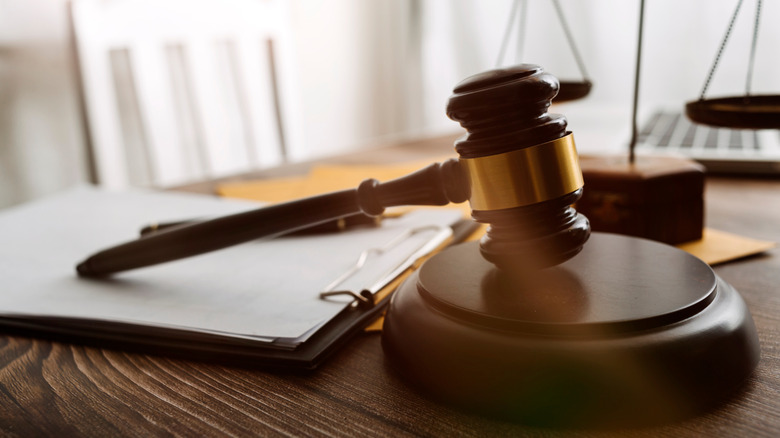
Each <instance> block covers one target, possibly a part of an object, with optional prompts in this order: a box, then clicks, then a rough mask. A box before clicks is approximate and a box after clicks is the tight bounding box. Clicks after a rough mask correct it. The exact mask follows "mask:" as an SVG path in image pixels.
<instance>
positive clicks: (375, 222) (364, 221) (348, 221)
mask: <svg viewBox="0 0 780 438" xmlns="http://www.w3.org/2000/svg"><path fill="white" fill-rule="evenodd" d="M382 218H383V216H369V215H367V214H362V213H358V214H353V215H349V216H345V217H341V218H338V219H334V220H332V221H328V222H324V223H321V224H317V225H314V226H311V227H307V228H303V229H300V230H297V231H294V232H292V233H288V234H286V236H301V235H308V234H320V233H337V232H340V231H345V230H348V229H351V228H354V227H377V226H379V225H381V223H382ZM205 220H207V219H189V220H182V221H175V222H159V223H158V222H155V223H151V224H149V225H145V226H144V227H143V228H141V231H140V233H139V234H140V235H141V237H144V236H149V235H152V234H154V233H157V232H160V231H165V230H172V229H174V228H179V227H183V226H186V225H192V224H196V223H199V222H203V221H205Z"/></svg>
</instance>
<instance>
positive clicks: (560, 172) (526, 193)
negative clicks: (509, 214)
mask: <svg viewBox="0 0 780 438" xmlns="http://www.w3.org/2000/svg"><path fill="white" fill-rule="evenodd" d="M459 161H460V163H461V166H463V168H464V169H465V170H466V174H467V175H468V179H469V186H470V187H471V197H470V198H469V203H470V204H471V209H472V210H500V209H504V208H512V207H521V206H525V205H530V204H536V203H538V202H542V201H547V200H549V199H554V198H557V197H560V196H563V195H566V194H569V193H571V192H573V191H575V190H577V189H579V188H580V187H582V186H583V184H584V182H583V179H582V171H581V170H580V162H579V158H578V157H577V149H576V148H575V146H574V137H573V136H572V134H571V133H569V134H567V135H565V136H563V137H561V138H559V139H556V140H553V141H550V142H547V143H542V144H539V145H536V146H531V147H528V148H524V149H518V150H514V151H511V152H505V153H503V154H497V155H489V156H486V157H478V158H461V159H460V160H459Z"/></svg>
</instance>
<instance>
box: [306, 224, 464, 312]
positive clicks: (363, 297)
mask: <svg viewBox="0 0 780 438" xmlns="http://www.w3.org/2000/svg"><path fill="white" fill-rule="evenodd" d="M430 230H435V231H449V232H450V234H451V233H452V231H451V229H450V228H449V227H442V226H438V225H427V226H422V227H417V228H412V229H409V230H406V231H405V232H403V233H402V234H399V235H398V236H396V237H394V238H392V239H391V240H390V241H388V242H387V243H385V244H384V245H383V246H381V247H379V248H368V249H366V250H364V251H363V252H362V253H360V256H359V257H358V259H357V261H356V262H355V264H354V265H353V266H352V267H351V268H349V269H348V270H347V271H346V272H345V273H343V274H341V275H340V276H339V277H338V278H336V279H335V280H333V281H332V282H331V283H330V284H328V285H327V286H325V288H324V290H323V291H322V292H320V298H321V299H325V298H328V297H332V296H337V295H350V296H352V297H353V298H355V299H356V300H357V303H358V304H359V305H365V306H369V307H373V306H374V305H375V304H376V303H375V300H374V294H375V293H376V292H378V290H379V289H381V287H383V286H384V285H385V284H386V283H387V281H386V280H387V279H388V277H390V276H392V275H393V274H394V273H397V271H399V268H401V267H402V266H404V265H405V264H406V263H407V262H408V260H409V258H411V257H413V256H414V255H415V254H417V253H418V252H419V251H420V250H421V249H423V248H425V247H426V246H427V245H428V243H429V242H427V241H426V242H425V243H424V244H423V245H421V246H420V247H419V248H417V249H416V250H415V251H414V252H413V253H412V254H411V255H410V257H407V258H405V259H404V260H402V261H401V262H400V263H398V265H396V266H393V267H392V268H391V269H390V270H388V272H387V273H386V274H384V275H383V276H382V277H381V278H380V279H379V281H378V282H377V283H375V284H374V285H373V286H372V287H371V288H369V289H363V290H362V291H360V293H359V294H357V293H355V292H352V291H349V290H334V289H335V288H336V287H337V286H338V285H340V284H342V283H344V281H346V280H347V279H348V278H350V277H352V276H353V275H355V273H357V272H358V271H360V269H362V268H363V266H365V264H366V261H367V260H368V258H369V257H370V256H371V255H382V254H384V253H385V252H387V251H389V250H391V249H392V248H393V247H395V246H396V245H398V244H399V243H401V242H402V241H404V240H405V239H408V238H409V237H411V236H413V235H415V234H417V233H421V232H424V231H430ZM373 289H376V290H373Z"/></svg>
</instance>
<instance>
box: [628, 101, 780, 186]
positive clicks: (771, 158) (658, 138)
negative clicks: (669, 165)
mask: <svg viewBox="0 0 780 438" xmlns="http://www.w3.org/2000/svg"><path fill="white" fill-rule="evenodd" d="M636 151H637V153H638V154H647V155H653V154H664V155H677V156H685V157H687V158H690V159H693V160H696V161H698V162H700V163H702V164H703V165H704V166H705V167H706V168H707V171H708V172H710V173H752V174H776V175H780V130H777V129H767V130H745V129H727V128H716V127H710V126H706V125H699V124H695V123H692V122H691V121H690V120H688V118H687V117H686V116H685V115H684V114H682V113H680V112H679V111H678V112H675V111H666V110H658V111H656V112H654V113H653V114H652V115H651V116H650V117H649V118H648V119H647V120H646V123H644V124H640V131H639V135H638V138H637V145H636Z"/></svg>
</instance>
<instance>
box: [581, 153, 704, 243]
mask: <svg viewBox="0 0 780 438" xmlns="http://www.w3.org/2000/svg"><path fill="white" fill-rule="evenodd" d="M580 165H581V167H582V174H583V178H584V180H585V189H584V191H583V195H582V198H580V200H579V201H577V206H576V207H577V210H578V211H580V212H581V213H583V214H584V215H585V216H587V217H588V219H589V220H590V224H591V228H592V229H593V230H594V231H604V232H610V233H617V234H625V235H629V236H636V237H644V238H647V239H652V240H657V241H660V242H665V243H669V244H677V243H682V242H689V241H692V240H698V239H701V237H702V229H703V228H704V196H703V194H704V167H703V166H701V165H700V164H697V163H695V162H693V161H690V160H686V159H682V158H674V157H637V159H636V161H635V162H634V163H633V164H631V163H629V162H628V158H627V157H623V156H610V157H581V159H580Z"/></svg>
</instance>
